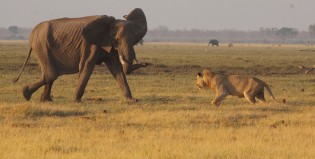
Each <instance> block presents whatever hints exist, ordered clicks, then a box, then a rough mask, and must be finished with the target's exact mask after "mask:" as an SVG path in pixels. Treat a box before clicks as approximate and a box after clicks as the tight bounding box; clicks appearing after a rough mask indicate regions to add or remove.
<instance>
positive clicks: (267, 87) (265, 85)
mask: <svg viewBox="0 0 315 159" xmlns="http://www.w3.org/2000/svg"><path fill="white" fill-rule="evenodd" d="M262 83H263V84H264V87H265V88H266V89H267V91H268V93H269V94H270V96H271V97H272V99H273V100H274V101H275V102H276V103H279V102H278V101H277V100H276V98H275V97H274V96H273V94H272V92H271V89H270V87H269V86H268V84H267V83H266V82H264V81H262Z"/></svg>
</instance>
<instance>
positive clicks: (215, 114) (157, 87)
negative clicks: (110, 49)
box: [0, 42, 315, 158]
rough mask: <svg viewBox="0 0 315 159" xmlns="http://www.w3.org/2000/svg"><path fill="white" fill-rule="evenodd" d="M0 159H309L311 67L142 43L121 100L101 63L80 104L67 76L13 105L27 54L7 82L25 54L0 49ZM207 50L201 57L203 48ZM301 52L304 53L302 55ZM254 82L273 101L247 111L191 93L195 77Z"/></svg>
mask: <svg viewBox="0 0 315 159" xmlns="http://www.w3.org/2000/svg"><path fill="white" fill-rule="evenodd" d="M0 46H1V48H2V49H1V50H0V82H1V83H0V88H1V89H0V139H1V142H0V158H314V157H315V151H314V147H315V98H314V97H315V93H314V92H315V87H314V83H315V80H314V73H313V74H308V75H305V74H303V71H300V70H299V69H298V68H297V66H298V65H299V64H304V65H306V66H307V65H310V66H312V65H314V58H315V54H313V53H312V52H311V51H310V52H308V51H300V50H305V47H303V46H302V45H301V46H298V45H295V46H282V47H272V46H269V45H253V44H251V45H250V46H248V44H234V47H233V48H228V47H225V46H224V45H222V46H221V47H220V48H212V47H208V46H207V45H206V44H191V43H185V44H175V43H173V44H168V43H164V44H162V43H152V44H145V45H144V46H137V47H136V50H137V56H138V58H139V60H143V61H146V62H151V63H153V65H152V66H150V67H148V68H143V69H140V70H137V71H136V72H134V74H132V75H130V76H128V77H127V78H128V82H129V85H130V87H131V89H132V92H133V96H134V97H136V98H138V99H139V100H140V101H139V102H138V103H136V104H128V103H126V102H125V101H124V100H123V99H122V97H121V92H120V90H118V87H117V86H116V84H115V81H114V80H113V78H112V77H111V75H110V74H109V73H108V71H107V69H106V68H104V67H105V66H104V65H103V66H100V67H97V68H96V70H95V71H94V73H93V75H92V77H91V79H90V81H89V85H88V86H87V89H86V92H85V95H84V96H83V103H81V104H76V103H74V102H72V100H73V96H74V95H73V93H74V90H75V87H76V80H77V75H68V76H62V77H60V78H58V80H57V81H56V82H55V84H54V87H53V90H52V94H53V99H54V100H55V101H54V102H53V103H40V102H38V101H39V95H40V92H41V91H42V90H39V91H38V92H36V93H35V94H34V95H33V97H32V100H31V101H30V102H27V101H25V100H24V99H23V97H22V95H21V93H20V89H21V87H22V86H23V85H24V84H25V83H29V82H31V81H32V80H34V79H37V78H39V77H40V71H39V69H38V68H37V66H36V65H37V62H36V60H35V59H34V57H32V59H31V64H30V65H29V66H27V68H26V70H25V71H24V73H23V74H22V77H21V79H20V81H19V82H18V83H17V84H12V83H11V79H13V78H14V77H15V75H16V74H17V72H18V70H19V69H20V67H21V66H22V64H23V61H24V60H25V58H26V54H27V44H26V43H13V42H12V43H8V42H6V43H3V42H0ZM205 48H206V49H207V50H208V52H207V53H205V51H204V49H205ZM308 49H311V48H308ZM204 67H208V68H211V69H212V70H214V71H217V72H224V73H237V74H246V75H255V76H258V77H259V78H261V79H263V80H265V81H266V82H267V83H268V84H270V85H271V89H272V91H273V92H274V95H275V96H276V98H278V99H279V100H282V99H286V101H287V103H286V104H276V103H274V102H272V100H271V98H270V97H269V96H268V95H267V96H266V97H267V101H268V103H266V104H263V103H258V104H256V105H250V104H249V103H248V102H247V101H246V100H244V99H239V98H233V97H228V98H227V99H226V100H224V101H223V103H222V106H221V107H219V108H216V107H214V106H212V105H210V101H211V99H213V97H214V93H213V92H211V91H210V90H208V91H206V90H202V91H199V90H198V89H196V87H195V84H194V80H195V74H196V73H197V72H198V71H200V70H201V69H202V68H204Z"/></svg>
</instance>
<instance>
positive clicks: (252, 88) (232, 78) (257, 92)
mask: <svg viewBox="0 0 315 159" xmlns="http://www.w3.org/2000/svg"><path fill="white" fill-rule="evenodd" d="M196 84H197V86H198V87H199V88H200V89H201V88H210V89H212V90H213V91H215V93H216V96H215V98H214V100H213V101H212V104H214V105H216V106H219V105H220V104H221V102H222V100H223V99H224V98H225V97H227V96H228V95H231V96H237V97H239V98H244V97H245V98H246V99H247V100H248V101H249V102H250V103H252V104H255V103H256V99H255V98H257V99H258V100H260V101H263V102H265V97H264V88H266V89H267V91H268V92H269V94H270V96H271V97H272V99H273V100H274V101H276V99H275V97H274V96H273V94H272V92H271V90H270V88H269V86H268V85H267V83H266V82H264V81H262V80H260V79H258V78H256V77H248V76H241V75H223V74H218V73H212V72H211V71H210V70H208V69H204V70H203V72H202V73H198V74H197V80H196ZM276 102H277V101H276Z"/></svg>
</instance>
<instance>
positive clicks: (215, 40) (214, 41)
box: [208, 39, 219, 47]
mask: <svg viewBox="0 0 315 159" xmlns="http://www.w3.org/2000/svg"><path fill="white" fill-rule="evenodd" d="M210 44H212V46H218V47H219V41H218V40H217V39H211V40H210V41H209V44H208V46H209V45H210Z"/></svg>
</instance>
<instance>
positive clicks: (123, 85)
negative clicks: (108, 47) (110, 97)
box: [105, 54, 137, 102]
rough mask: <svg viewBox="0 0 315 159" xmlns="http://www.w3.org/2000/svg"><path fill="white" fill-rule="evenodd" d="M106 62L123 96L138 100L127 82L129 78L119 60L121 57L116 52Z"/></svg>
mask: <svg viewBox="0 0 315 159" xmlns="http://www.w3.org/2000/svg"><path fill="white" fill-rule="evenodd" d="M105 64H106V65H107V67H108V69H109V70H110V72H111V74H112V75H113V77H114V78H115V80H116V82H117V84H118V86H119V88H120V89H121V90H122V93H123V96H124V97H125V98H126V99H127V100H131V101H132V102H136V101H137V100H136V99H134V98H133V97H132V95H131V91H130V88H129V85H128V83H127V79H126V76H125V73H124V71H123V67H122V65H121V63H120V61H119V57H118V56H117V55H116V54H114V55H112V56H111V57H110V58H108V59H107V60H105Z"/></svg>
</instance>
